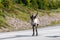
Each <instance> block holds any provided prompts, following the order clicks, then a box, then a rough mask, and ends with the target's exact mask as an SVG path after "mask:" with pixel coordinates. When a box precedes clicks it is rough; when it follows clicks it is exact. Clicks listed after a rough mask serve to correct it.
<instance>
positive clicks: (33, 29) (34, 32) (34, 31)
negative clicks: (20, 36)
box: [32, 25, 35, 36]
mask: <svg viewBox="0 0 60 40" xmlns="http://www.w3.org/2000/svg"><path fill="white" fill-rule="evenodd" d="M32 29H33V34H32V36H34V34H35V31H34V25H33V26H32Z"/></svg>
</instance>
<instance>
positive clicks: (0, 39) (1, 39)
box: [0, 35, 32, 40]
mask: <svg viewBox="0 0 60 40" xmlns="http://www.w3.org/2000/svg"><path fill="white" fill-rule="evenodd" d="M18 37H32V36H31V35H16V36H13V37H5V38H0V40H3V39H12V38H18Z"/></svg>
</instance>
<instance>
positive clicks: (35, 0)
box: [0, 0, 60, 10]
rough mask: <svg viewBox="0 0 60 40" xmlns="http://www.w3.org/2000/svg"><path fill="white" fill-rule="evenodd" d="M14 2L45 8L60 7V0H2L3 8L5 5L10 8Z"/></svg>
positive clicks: (0, 1) (0, 0) (0, 5)
mask: <svg viewBox="0 0 60 40" xmlns="http://www.w3.org/2000/svg"><path fill="white" fill-rule="evenodd" d="M14 4H20V5H24V6H27V7H30V8H34V9H35V8H38V9H43V10H45V9H49V10H50V9H57V8H60V0H0V8H1V9H2V8H3V7H5V8H8V9H10V8H11V7H12V6H13V5H14Z"/></svg>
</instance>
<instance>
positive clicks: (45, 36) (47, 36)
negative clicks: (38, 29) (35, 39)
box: [45, 36, 60, 38]
mask: <svg viewBox="0 0 60 40" xmlns="http://www.w3.org/2000/svg"><path fill="white" fill-rule="evenodd" d="M45 37H50V38H57V37H60V36H45Z"/></svg>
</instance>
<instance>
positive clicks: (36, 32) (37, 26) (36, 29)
mask: <svg viewBox="0 0 60 40" xmlns="http://www.w3.org/2000/svg"><path fill="white" fill-rule="evenodd" d="M37 27H38V24H37V26H36V36H38V30H37Z"/></svg>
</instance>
